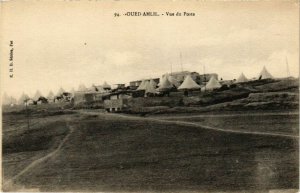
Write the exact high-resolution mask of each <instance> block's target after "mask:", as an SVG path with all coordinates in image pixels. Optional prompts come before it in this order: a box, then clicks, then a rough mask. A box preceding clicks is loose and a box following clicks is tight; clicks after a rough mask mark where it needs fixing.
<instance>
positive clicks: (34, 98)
mask: <svg viewBox="0 0 300 193" xmlns="http://www.w3.org/2000/svg"><path fill="white" fill-rule="evenodd" d="M41 96H42V94H41V92H40V91H39V90H37V91H36V93H35V95H34V97H33V100H35V101H37V100H38V99H39V98H40V97H41Z"/></svg>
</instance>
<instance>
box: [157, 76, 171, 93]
mask: <svg viewBox="0 0 300 193" xmlns="http://www.w3.org/2000/svg"><path fill="white" fill-rule="evenodd" d="M159 81H160V82H159V87H158V91H165V90H169V89H171V88H173V85H172V83H171V82H170V81H169V80H168V78H167V77H166V76H164V77H163V78H161V79H160V80H159Z"/></svg>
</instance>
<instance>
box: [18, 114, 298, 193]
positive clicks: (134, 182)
mask: <svg viewBox="0 0 300 193" xmlns="http://www.w3.org/2000/svg"><path fill="white" fill-rule="evenodd" d="M237 121H238V120H237ZM71 124H72V125H73V126H75V127H76V130H75V131H74V133H72V134H71V136H70V140H69V141H68V142H67V143H66V144H65V146H64V147H63V149H62V151H61V152H60V153H59V154H58V155H57V156H56V157H54V158H53V159H50V160H48V161H47V162H46V163H44V164H42V165H39V166H37V167H36V168H35V170H33V171H31V172H30V173H28V174H27V175H26V176H24V177H22V178H20V179H19V180H18V183H20V184H27V187H29V188H40V190H48V191H49V190H51V191H55V190H56V191H58V190H60V191H63V190H69V191H70V190H81V191H85V190H89V191H91V190H94V191H96V190H97V191H103V190H110V191H112V190H135V191H142V190H174V189H175V190H205V191H206V190H240V189H268V188H271V189H276V188H279V189H280V188H297V187H298V141H297V140H292V139H289V138H283V137H268V136H255V135H244V134H232V133H223V132H216V131H211V130H204V129H201V128H195V127H181V126H178V125H173V124H165V123H164V124H163V123H156V122H153V121H147V120H146V119H145V120H143V119H141V120H127V119H124V118H113V117H111V116H101V117H99V118H97V117H93V116H91V117H89V118H84V120H79V119H77V120H76V121H75V120H74V122H72V123H71Z"/></svg>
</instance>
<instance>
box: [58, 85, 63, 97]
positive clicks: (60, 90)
mask: <svg viewBox="0 0 300 193" xmlns="http://www.w3.org/2000/svg"><path fill="white" fill-rule="evenodd" d="M64 92H65V90H64V89H63V88H62V87H60V89H59V90H58V91H57V96H60V95H62V94H63V93H64Z"/></svg>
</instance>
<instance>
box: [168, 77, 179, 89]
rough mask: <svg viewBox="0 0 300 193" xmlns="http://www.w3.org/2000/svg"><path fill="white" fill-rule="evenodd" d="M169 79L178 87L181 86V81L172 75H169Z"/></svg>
mask: <svg viewBox="0 0 300 193" xmlns="http://www.w3.org/2000/svg"><path fill="white" fill-rule="evenodd" d="M168 80H169V81H170V82H171V83H172V84H173V85H174V86H175V87H176V88H177V87H179V86H180V82H179V81H178V80H177V79H176V78H174V76H172V75H168Z"/></svg>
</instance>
